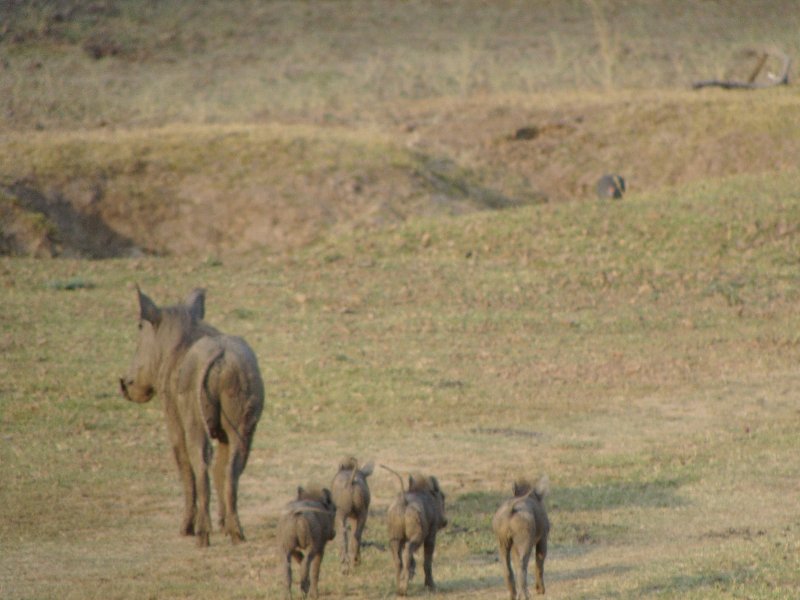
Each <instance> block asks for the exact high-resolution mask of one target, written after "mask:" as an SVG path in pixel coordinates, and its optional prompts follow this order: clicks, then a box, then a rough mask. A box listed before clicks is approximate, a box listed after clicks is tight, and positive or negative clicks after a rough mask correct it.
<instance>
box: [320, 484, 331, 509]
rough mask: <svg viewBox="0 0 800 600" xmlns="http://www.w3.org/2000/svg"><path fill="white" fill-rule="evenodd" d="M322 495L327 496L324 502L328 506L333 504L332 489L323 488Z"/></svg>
mask: <svg viewBox="0 0 800 600" xmlns="http://www.w3.org/2000/svg"><path fill="white" fill-rule="evenodd" d="M322 496H323V498H325V502H324V504H325V505H326V506H332V505H333V496H332V495H331V491H330V490H329V489H328V488H322Z"/></svg>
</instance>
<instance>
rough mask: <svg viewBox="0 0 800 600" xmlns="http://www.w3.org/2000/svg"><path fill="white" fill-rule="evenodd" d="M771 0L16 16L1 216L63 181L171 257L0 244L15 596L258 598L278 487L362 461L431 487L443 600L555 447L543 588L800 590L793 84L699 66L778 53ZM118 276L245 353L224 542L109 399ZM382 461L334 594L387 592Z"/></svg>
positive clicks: (152, 427)
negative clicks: (736, 88)
mask: <svg viewBox="0 0 800 600" xmlns="http://www.w3.org/2000/svg"><path fill="white" fill-rule="evenodd" d="M793 8H794V6H793V5H791V3H788V2H785V1H784V2H781V1H776V2H773V3H768V5H766V6H765V5H764V4H763V3H758V4H757V3H752V2H747V1H745V0H741V1H739V0H735V1H732V2H726V3H725V6H724V8H722V7H721V6H720V5H718V4H717V3H690V2H685V3H683V2H680V3H675V2H639V3H628V2H625V3H623V2H617V1H604V0H593V1H574V2H572V1H571V2H562V1H560V0H559V1H555V0H553V1H545V0H542V1H537V2H535V3H528V2H512V1H510V0H509V1H507V2H506V1H504V2H493V3H488V4H487V3H484V2H472V1H471V0H469V1H467V2H459V3H456V4H439V3H428V2H403V3H396V4H395V3H386V2H382V1H375V2H354V1H349V0H348V1H344V2H335V3H315V4H308V3H297V2H270V3H252V2H246V1H244V0H242V1H236V2H224V3H223V2H218V1H216V0H215V1H211V2H204V3H200V4H198V3H190V2H171V3H141V2H134V1H132V0H131V1H127V0H109V1H106V2H83V1H79V0H75V1H74V2H59V3H49V2H31V3H24V4H23V3H5V4H2V5H0V36H2V38H0V75H2V76H1V77H0V134H1V135H2V139H3V143H2V144H0V164H2V165H3V173H2V174H0V186H1V187H0V218H1V219H3V236H4V240H5V237H6V235H7V233H8V227H10V226H9V225H8V224H9V222H11V223H13V225H14V226H15V227H17V226H18V227H20V228H22V229H26V230H30V231H34V232H39V233H41V234H42V235H44V236H45V237H47V236H50V237H55V234H54V231H53V228H54V223H53V222H51V220H49V217H45V216H44V215H42V213H41V211H38V212H37V211H36V210H34V211H31V209H30V204H31V203H35V202H40V203H45V204H46V203H50V204H51V205H59V202H62V205H68V207H69V210H71V211H72V212H73V213H80V214H81V215H83V216H84V217H85V216H87V215H89V216H91V215H95V216H99V217H101V219H100V221H98V222H99V223H102V224H105V225H107V226H110V231H111V232H115V234H116V235H117V236H121V238H122V239H119V238H116V239H113V240H112V241H113V243H117V244H120V246H121V247H123V246H124V244H125V243H129V246H124V247H126V248H130V244H133V243H134V242H135V245H138V246H139V247H141V248H144V249H146V250H150V251H155V252H160V253H164V254H165V255H166V256H162V257H161V258H158V257H153V256H139V257H135V258H127V259H113V260H106V261H91V260H72V259H64V260H57V261H53V260H43V261H40V260H32V259H26V258H10V257H2V258H0V289H2V294H1V295H0V296H1V297H2V305H3V307H2V311H0V431H1V433H0V482H2V483H0V545H1V546H2V551H1V552H2V560H0V596H2V597H3V598H10V599H28V598H31V599H32V598H43V597H58V598H81V599H83V598H92V597H98V598H100V597H102V598H200V599H202V598H211V597H215V598H217V597H225V598H255V597H259V598H261V597H265V596H266V597H275V596H277V595H278V594H279V593H280V583H279V582H280V577H279V569H278V562H277V557H276V556H275V548H274V531H275V526H276V523H277V517H278V514H279V512H280V509H281V507H282V506H283V505H284V503H285V502H286V501H288V500H289V499H290V498H291V496H292V494H293V492H294V490H295V488H296V486H297V485H298V484H304V483H308V482H319V483H328V482H329V481H330V479H331V478H332V477H333V475H334V473H335V470H336V465H337V461H338V459H339V458H340V456H342V455H345V454H355V455H356V456H358V457H359V458H362V459H368V458H372V459H374V460H376V462H381V463H385V464H389V465H391V466H393V467H394V468H396V469H398V470H401V471H411V470H420V471H424V472H431V473H433V474H435V475H436V476H437V477H438V478H439V480H440V482H441V483H442V485H443V488H444V490H445V492H446V493H447V497H448V507H449V508H448V512H449V515H448V516H449V519H450V523H451V524H450V526H449V527H448V529H446V530H445V531H444V532H443V534H442V535H441V537H440V541H439V543H438V544H437V554H436V558H435V567H434V568H435V574H436V578H437V581H438V583H439V585H440V591H439V593H438V594H437V595H442V596H448V597H452V598H495V599H500V598H505V596H506V592H505V591H504V587H503V584H502V581H501V572H500V568H499V565H498V564H497V560H496V554H495V548H494V542H493V540H492V536H491V532H490V525H489V524H490V518H491V515H492V514H493V512H494V510H495V509H496V507H497V506H498V504H499V502H500V501H501V499H502V498H503V497H504V496H505V495H506V494H507V492H508V490H509V485H510V482H511V480H512V478H513V477H514V476H517V475H519V474H524V475H528V476H535V475H536V474H538V473H541V472H546V473H548V474H549V476H550V479H551V482H552V494H551V496H550V497H549V498H548V499H547V504H548V508H549V513H550V517H551V521H552V522H553V529H552V538H551V543H550V554H549V557H548V561H547V564H546V567H545V577H546V582H547V587H548V596H550V597H555V598H641V597H661V598H730V597H747V598H786V597H791V596H792V594H794V592H795V590H796V589H797V588H798V587H800V579H799V578H798V573H800V562H798V560H799V559H798V557H799V556H800V552H798V550H800V548H799V547H798V541H797V540H798V536H797V534H798V531H800V521H798V517H797V511H796V509H795V508H794V503H793V501H792V499H793V498H795V497H796V496H797V493H798V491H799V490H798V480H797V472H798V468H799V467H800V465H798V457H797V443H796V439H797V435H796V431H797V420H798V411H797V406H796V401H795V395H796V394H795V389H796V388H797V387H798V383H800V381H799V379H800V378H799V377H798V374H797V371H796V365H797V362H798V359H800V343H798V342H799V340H800V337H798V335H797V333H796V332H797V331H798V327H799V326H800V319H799V318H798V316H797V311H796V309H795V307H796V305H797V301H798V299H800V279H798V277H797V273H796V271H797V256H798V255H800V247H798V243H799V242H800V229H798V225H797V224H798V223H800V202H798V201H799V200H800V196H798V192H797V185H796V183H797V175H798V172H797V166H796V164H795V161H794V157H795V156H796V155H797V152H798V150H800V148H798V147H797V141H796V140H797V139H800V136H799V135H798V134H800V132H798V131H797V127H798V123H800V119H798V108H799V107H800V105H798V100H797V94H796V92H795V91H794V88H793V87H788V88H785V89H774V90H769V91H765V92H764V93H758V94H749V93H743V94H725V93H721V92H715V91H713V90H710V91H706V92H702V93H696V92H691V91H688V90H687V89H686V87H687V85H688V83H689V82H690V81H691V80H692V79H696V78H708V77H715V76H716V77H721V76H734V75H737V73H736V68H739V67H741V66H742V65H744V64H749V63H748V60H749V59H750V58H752V56H751V54H750V53H751V51H752V49H757V48H759V47H762V46H763V45H765V44H775V45H778V46H780V47H781V48H782V49H784V50H785V51H786V52H788V53H789V54H791V55H796V54H797V52H798V50H800V47H798V38H797V35H796V32H797V29H798V22H797V19H798V18H800V17H798V14H797V12H796V11H794V10H793ZM104 44H105V45H104ZM87 49H88V51H94V50H102V49H105V51H108V52H109V55H108V56H105V57H104V58H101V59H100V60H95V59H94V58H91V56H90V55H89V53H88V52H87ZM520 127H530V128H532V129H534V130H535V131H536V132H537V133H536V135H535V136H534V137H533V139H529V140H515V139H513V138H514V134H515V132H516V130H517V129H518V128H520ZM605 171H619V172H621V173H623V174H624V175H625V176H626V178H627V179H628V182H629V186H630V193H629V194H628V195H627V196H626V198H625V200H624V201H622V202H614V203H598V202H589V201H587V199H588V198H589V197H590V196H591V195H592V185H593V183H594V180H595V178H596V176H597V175H599V174H600V173H601V172H605ZM20 186H22V187H26V186H27V187H26V190H21V191H20ZM28 188H29V189H28ZM37 194H38V195H37ZM543 196H547V197H548V198H549V199H550V200H551V201H550V202H548V203H541V200H542V197H543ZM26 202H27V203H28V205H26V204H25V203H26ZM499 206H505V207H512V208H511V210H506V211H486V210H483V211H476V209H477V208H487V207H489V208H497V207H499ZM62 208H63V206H62ZM26 210H27V211H28V213H27V214H22V216H21V217H20V213H23V212H24V211H26ZM65 210H66V209H65ZM67 212H69V211H67ZM62 216H63V215H62ZM68 216H69V215H68ZM12 218H13V220H12ZM86 223H92V222H91V221H89V220H86V221H84V225H85V224H86ZM76 232H77V233H75V236H76V237H77V238H80V237H81V236H84V237H85V236H87V235H89V233H87V229H85V228H84V229H83V230H81V229H80V228H77V229H76ZM187 232H189V233H190V234H191V235H186V233H187ZM66 233H68V232H67V230H66V229H64V228H61V229H59V230H58V235H66ZM90 233H91V235H92V236H95V235H96V232H90ZM105 234H106V235H111V233H109V232H108V231H107V232H105ZM4 240H3V241H4ZM95 241H97V240H95ZM100 241H101V242H102V243H105V244H110V243H111V242H109V241H108V240H105V238H103V239H101V240H100ZM65 245H66V243H65ZM4 251H5V250H4ZM170 254H171V256H169V255H170ZM134 283H139V284H140V285H141V286H142V288H143V289H144V290H145V291H147V293H148V294H150V295H151V296H152V297H153V298H155V299H156V300H158V301H160V302H171V301H175V300H177V299H179V298H180V297H182V296H183V294H184V293H185V292H186V291H188V290H189V289H191V288H193V287H195V286H197V285H203V286H205V287H207V288H208V290H209V292H208V302H207V313H208V315H209V320H210V321H211V322H212V323H214V324H215V325H218V326H219V327H221V328H222V329H224V330H227V331H230V332H232V333H237V334H240V335H243V336H245V337H246V338H247V339H248V340H249V341H250V342H251V344H252V345H253V347H254V348H255V350H256V352H257V354H258V356H259V359H260V362H261V365H262V370H263V373H264V378H265V382H266V383H267V407H266V410H265V413H264V416H263V418H262V422H261V425H260V429H259V431H258V433H257V435H256V439H255V447H254V449H253V454H252V458H251V462H250V464H249V465H248V469H247V471H246V472H245V474H244V476H243V478H242V482H241V518H242V521H243V526H244V528H245V533H246V535H247V536H248V542H247V543H246V544H243V545H241V546H238V547H235V548H234V547H231V546H230V545H229V544H228V542H227V541H226V540H225V539H222V536H221V534H220V533H219V532H215V533H213V534H212V540H211V543H212V546H211V547H210V548H209V549H207V550H204V551H200V550H198V549H197V548H196V547H195V545H194V544H193V543H192V541H191V540H187V539H184V538H181V537H180V536H178V535H177V529H178V519H179V512H180V505H181V498H180V490H179V485H178V483H177V481H176V477H175V473H174V468H173V466H172V461H171V457H170V456H169V451H168V448H167V441H166V435H165V432H164V425H163V422H162V420H163V418H162V414H161V407H160V402H159V400H155V401H154V402H153V403H152V404H151V405H146V406H134V405H131V404H127V403H125V402H124V401H123V400H122V399H121V398H120V397H119V395H118V393H117V391H116V380H117V379H116V378H117V376H118V375H119V374H120V373H122V372H123V371H124V369H125V367H126V366H127V361H128V360H129V358H130V356H131V354H132V352H133V344H134V340H135V332H136V329H135V295H134V292H133V289H132V285H133V284H134ZM370 484H371V486H372V489H373V498H374V500H373V511H372V515H371V517H370V519H371V520H370V522H369V524H368V529H367V532H366V535H365V539H366V542H367V546H366V548H365V550H364V564H363V565H362V566H361V567H360V568H359V569H358V570H357V572H356V573H355V574H354V575H352V576H350V577H345V576H343V575H341V574H340V573H339V570H338V565H337V557H336V556H335V545H334V546H333V547H331V548H330V550H329V552H330V553H329V555H328V556H327V557H326V558H325V561H324V562H323V566H322V577H321V581H320V589H321V592H322V597H323V598H345V597H346V598H357V599H358V598H364V599H366V598H385V597H394V587H393V583H392V579H393V577H392V575H391V567H390V563H391V560H390V557H389V556H388V553H387V551H386V548H385V546H386V535H385V530H384V525H383V518H384V516H385V511H386V507H387V506H388V504H389V502H390V501H391V499H392V498H393V496H394V494H395V493H396V491H397V489H396V486H397V482H396V480H395V479H394V477H392V476H391V475H389V474H387V473H385V472H383V471H382V470H378V471H377V472H376V474H375V475H373V477H371V478H370ZM411 593H412V595H413V596H421V595H423V593H424V592H423V591H422V586H421V583H420V581H419V580H415V581H414V582H412V587H411Z"/></svg>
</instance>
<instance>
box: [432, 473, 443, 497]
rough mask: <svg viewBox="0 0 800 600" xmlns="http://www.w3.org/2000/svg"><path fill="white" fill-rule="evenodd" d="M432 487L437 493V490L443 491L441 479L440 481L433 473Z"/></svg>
mask: <svg viewBox="0 0 800 600" xmlns="http://www.w3.org/2000/svg"><path fill="white" fill-rule="evenodd" d="M431 487H432V488H433V491H434V492H435V493H436V492H441V491H442V490H441V489H440V488H439V481H438V480H437V479H436V477H434V476H433V475H431Z"/></svg>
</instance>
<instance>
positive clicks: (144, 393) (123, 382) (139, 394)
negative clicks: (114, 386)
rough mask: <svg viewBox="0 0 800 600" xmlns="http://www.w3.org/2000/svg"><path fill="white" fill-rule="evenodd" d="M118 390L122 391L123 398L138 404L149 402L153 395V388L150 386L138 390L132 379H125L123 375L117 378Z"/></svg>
mask: <svg viewBox="0 0 800 600" xmlns="http://www.w3.org/2000/svg"><path fill="white" fill-rule="evenodd" d="M119 390H120V392H122V397H123V398H125V399H126V400H129V401H130V402H137V403H140V404H141V403H144V402H149V401H150V400H151V399H152V398H153V396H154V395H155V390H154V389H153V388H152V387H151V386H147V387H146V388H145V389H143V390H138V389H137V388H136V386H135V385H134V381H133V379H125V378H124V377H120V378H119Z"/></svg>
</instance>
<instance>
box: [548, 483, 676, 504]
mask: <svg viewBox="0 0 800 600" xmlns="http://www.w3.org/2000/svg"><path fill="white" fill-rule="evenodd" d="M682 484H683V481H681V480H679V479H654V480H651V481H613V482H609V483H603V484H599V485H583V486H578V487H572V488H559V487H556V486H554V487H553V490H552V491H551V493H550V496H549V498H548V507H549V508H552V509H554V510H562V511H579V510H608V509H613V508H623V507H626V506H638V507H645V508H647V507H649V508H674V507H678V506H683V505H684V504H686V500H685V499H684V498H682V497H681V496H680V495H679V494H678V492H677V490H678V488H679V487H680V486H681V485H682Z"/></svg>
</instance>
